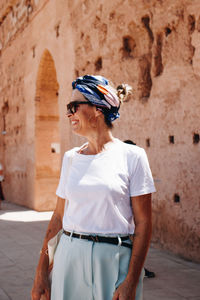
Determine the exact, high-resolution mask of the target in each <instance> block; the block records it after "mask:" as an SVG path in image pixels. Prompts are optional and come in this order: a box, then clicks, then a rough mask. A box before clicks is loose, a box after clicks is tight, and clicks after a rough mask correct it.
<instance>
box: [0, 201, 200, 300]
mask: <svg viewBox="0 0 200 300" xmlns="http://www.w3.org/2000/svg"><path fill="white" fill-rule="evenodd" d="M51 214H52V213H51V212H35V211H32V210H28V209H26V208H24V207H20V206H17V205H14V204H11V203H8V202H6V201H4V202H3V203H2V210H1V211H0V300H30V290H31V286H32V283H33V278H34V273H35V268H36V265H37V261H38V257H39V250H40V247H41V243H42V239H43V237H44V234H45V231H46V228H47V224H48V220H49V219H50V217H51ZM145 266H146V267H147V268H148V269H150V270H152V271H154V272H155V273H156V277H155V278H145V279H144V300H170V299H172V300H184V299H186V300H200V265H199V264H196V263H193V262H188V261H185V260H183V259H181V258H179V257H177V256H174V255H172V254H169V253H167V252H164V251H161V250H158V249H155V248H153V247H151V248H150V251H149V254H148V257H147V261H146V263H145ZM56 300H59V299H56ZM77 300H81V299H77Z"/></svg>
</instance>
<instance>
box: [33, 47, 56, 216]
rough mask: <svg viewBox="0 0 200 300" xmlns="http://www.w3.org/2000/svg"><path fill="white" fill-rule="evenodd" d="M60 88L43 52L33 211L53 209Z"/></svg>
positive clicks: (37, 104)
mask: <svg viewBox="0 0 200 300" xmlns="http://www.w3.org/2000/svg"><path fill="white" fill-rule="evenodd" d="M58 89H59V85H58V82H57V78H56V69H55V64H54V61H53V58H52V56H51V54H50V52H49V51H48V50H45V51H44V53H43V56H42V58H41V61H40V65H39V70H38V75H37V82H36V98H35V197H34V198H35V199H34V208H35V209H36V210H40V211H41V210H51V209H54V208H55V203H56V195H55V192H56V187H57V184H58V180H59V172H60V136H59V108H58Z"/></svg>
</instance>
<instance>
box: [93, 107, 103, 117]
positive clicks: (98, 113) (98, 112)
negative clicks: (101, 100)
mask: <svg viewBox="0 0 200 300" xmlns="http://www.w3.org/2000/svg"><path fill="white" fill-rule="evenodd" d="M94 113H95V117H98V116H102V114H103V113H102V111H100V110H99V109H98V107H96V109H95V112H94Z"/></svg>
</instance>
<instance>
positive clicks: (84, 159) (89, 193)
mask: <svg viewBox="0 0 200 300" xmlns="http://www.w3.org/2000/svg"><path fill="white" fill-rule="evenodd" d="M79 149H80V148H77V147H76V148H73V149H71V150H70V151H67V152H65V155H64V158H63V163H62V170H61V177H60V182H59V185H58V188H57V191H56V194H57V196H59V197H61V198H64V199H67V201H66V203H65V211H64V217H63V228H64V229H65V230H67V231H74V232H80V233H96V234H115V235H116V234H131V233H133V232H134V228H135V225H134V221H133V213H132V208H131V202H130V196H139V195H144V194H149V193H152V192H155V187H154V183H153V178H152V174H151V170H150V167H149V163H148V159H147V156H146V153H145V151H144V149H142V148H140V147H137V146H133V145H129V144H125V143H123V142H121V141H120V140H118V139H114V142H109V143H107V144H106V145H105V150H104V151H102V152H100V153H98V154H96V155H84V154H80V153H78V152H77V151H78V150H79ZM70 157H71V158H70ZM69 165H70V168H69V170H68V166H69Z"/></svg>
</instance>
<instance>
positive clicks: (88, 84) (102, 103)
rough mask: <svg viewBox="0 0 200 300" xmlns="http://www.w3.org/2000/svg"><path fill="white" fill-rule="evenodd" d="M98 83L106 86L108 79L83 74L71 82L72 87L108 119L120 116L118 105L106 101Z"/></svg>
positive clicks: (112, 119)
mask: <svg viewBox="0 0 200 300" xmlns="http://www.w3.org/2000/svg"><path fill="white" fill-rule="evenodd" d="M98 85H102V86H106V85H108V80H107V79H106V78H104V77H102V76H100V75H98V76H92V75H85V76H83V77H78V78H77V79H76V80H74V81H73V82H72V88H73V89H77V90H79V92H81V94H83V95H84V97H85V98H86V99H87V100H88V101H90V102H91V103H92V104H93V105H96V106H97V107H98V108H99V110H101V111H102V113H103V114H104V115H105V116H106V118H107V119H108V120H109V121H111V122H113V121H114V120H115V119H117V118H119V116H120V114H119V112H118V110H119V107H113V106H111V105H110V103H108V102H107V101H106V99H105V97H104V94H103V93H101V92H100V91H99V90H98V88H97V86H98Z"/></svg>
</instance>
